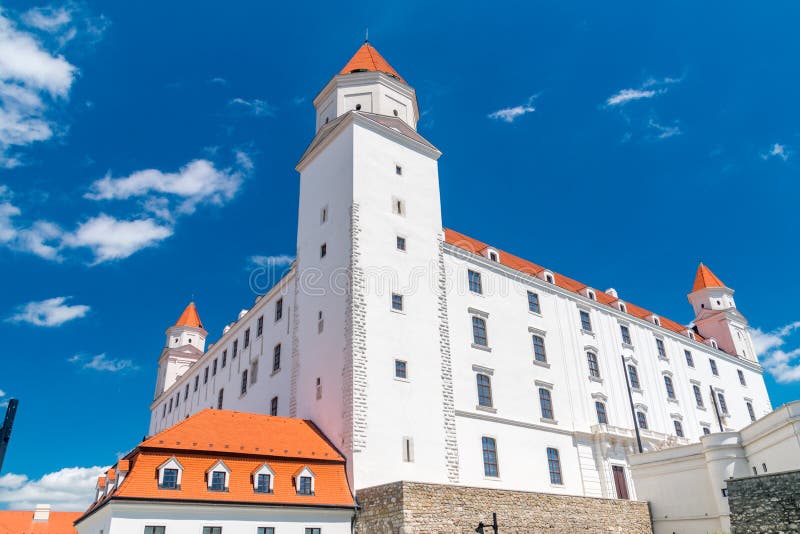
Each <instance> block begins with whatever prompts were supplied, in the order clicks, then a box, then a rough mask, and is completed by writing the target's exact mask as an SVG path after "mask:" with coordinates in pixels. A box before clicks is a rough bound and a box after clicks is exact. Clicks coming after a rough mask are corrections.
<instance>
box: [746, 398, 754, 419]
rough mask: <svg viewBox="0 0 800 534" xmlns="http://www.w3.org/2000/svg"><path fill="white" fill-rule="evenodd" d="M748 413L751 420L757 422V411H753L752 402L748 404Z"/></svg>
mask: <svg viewBox="0 0 800 534" xmlns="http://www.w3.org/2000/svg"><path fill="white" fill-rule="evenodd" d="M747 413H748V414H749V415H750V420H751V421H755V420H756V411H755V410H754V409H753V403H752V402H748V403H747Z"/></svg>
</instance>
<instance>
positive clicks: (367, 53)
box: [339, 43, 406, 83]
mask: <svg viewBox="0 0 800 534" xmlns="http://www.w3.org/2000/svg"><path fill="white" fill-rule="evenodd" d="M363 71H368V72H382V73H384V74H388V75H389V76H394V77H395V78H397V79H398V80H400V81H401V82H403V83H406V82H405V80H404V79H403V78H401V77H400V75H399V74H397V71H396V70H394V69H393V68H392V66H391V65H389V62H388V61H386V60H385V59H383V56H381V55H380V54H379V53H378V51H377V50H375V48H374V47H373V46H372V45H371V44H369V43H364V44H363V45H361V48H359V49H358V51H357V52H356V53H355V55H354V56H353V57H352V58H350V61H348V62H347V65H345V66H344V68H343V69H342V70H341V71H340V72H339V74H350V73H353V72H363Z"/></svg>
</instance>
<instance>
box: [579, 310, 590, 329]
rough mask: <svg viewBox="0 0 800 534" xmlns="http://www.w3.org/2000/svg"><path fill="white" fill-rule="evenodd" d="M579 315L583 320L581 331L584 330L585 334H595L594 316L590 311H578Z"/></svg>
mask: <svg viewBox="0 0 800 534" xmlns="http://www.w3.org/2000/svg"><path fill="white" fill-rule="evenodd" d="M578 315H579V316H580V320H581V330H583V331H584V332H589V333H594V331H593V330H592V316H591V315H590V314H589V311H588V310H578ZM587 326H588V328H587Z"/></svg>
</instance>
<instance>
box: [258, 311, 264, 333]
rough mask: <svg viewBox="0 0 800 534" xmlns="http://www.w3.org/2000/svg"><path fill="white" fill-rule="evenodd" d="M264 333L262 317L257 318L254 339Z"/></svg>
mask: <svg viewBox="0 0 800 534" xmlns="http://www.w3.org/2000/svg"><path fill="white" fill-rule="evenodd" d="M263 333H264V316H263V315H262V316H261V317H259V318H258V321H257V322H256V337H261V334H263Z"/></svg>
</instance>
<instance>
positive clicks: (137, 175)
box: [85, 152, 252, 213]
mask: <svg viewBox="0 0 800 534" xmlns="http://www.w3.org/2000/svg"><path fill="white" fill-rule="evenodd" d="M237 163H238V165H239V168H240V169H242V170H239V169H217V168H216V167H215V166H214V164H213V163H212V162H210V161H208V160H206V159H196V160H194V161H191V162H189V163H188V164H186V165H184V166H183V167H181V168H180V169H179V170H178V172H171V173H170V172H163V171H160V170H158V169H145V170H142V171H136V172H134V173H133V174H130V175H128V176H125V177H122V178H113V177H112V176H111V174H110V173H108V174H106V176H105V177H103V178H101V179H100V180H97V181H95V182H94V183H93V184H92V185H91V186H90V190H89V193H87V194H86V195H85V196H86V198H90V199H92V200H120V199H127V198H131V197H142V196H147V195H151V194H153V193H159V194H166V195H172V196H174V197H178V198H179V199H181V201H180V203H179V205H178V210H179V211H180V212H181V213H192V212H194V210H195V209H196V207H197V205H198V204H201V203H209V204H217V205H221V204H223V203H225V202H226V201H229V200H231V199H232V198H233V197H234V196H235V195H236V193H237V192H238V191H239V188H240V187H241V185H242V180H243V178H244V175H243V172H242V171H250V170H252V162H251V161H250V160H249V158H247V156H246V155H245V154H244V153H243V152H239V153H237ZM161 207H162V208H163V204H162V206H161Z"/></svg>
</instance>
